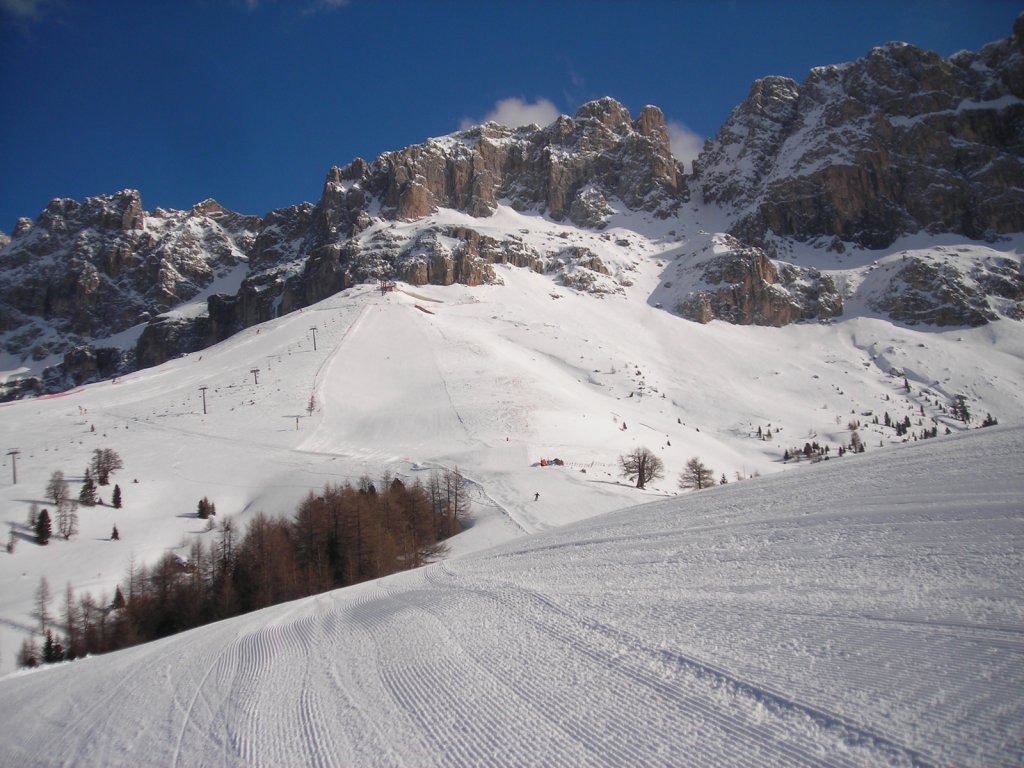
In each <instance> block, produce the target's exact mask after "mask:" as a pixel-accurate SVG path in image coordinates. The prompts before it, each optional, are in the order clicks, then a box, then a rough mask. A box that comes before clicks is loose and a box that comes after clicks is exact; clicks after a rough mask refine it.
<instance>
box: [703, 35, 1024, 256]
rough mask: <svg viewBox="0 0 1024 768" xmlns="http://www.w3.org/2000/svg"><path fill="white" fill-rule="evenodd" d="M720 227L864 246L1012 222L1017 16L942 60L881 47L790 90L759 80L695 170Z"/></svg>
mask: <svg viewBox="0 0 1024 768" xmlns="http://www.w3.org/2000/svg"><path fill="white" fill-rule="evenodd" d="M695 169H696V171H697V174H698V176H699V187H700V190H701V193H702V196H703V199H704V200H705V201H707V202H715V203H722V204H729V205H732V206H735V207H736V208H737V211H738V216H737V218H736V221H735V223H734V225H733V228H732V233H733V234H735V235H736V236H738V237H739V238H741V239H742V240H745V241H747V242H750V243H753V244H757V245H768V244H769V241H770V239H771V237H770V236H771V235H776V236H783V237H796V238H798V239H801V240H809V239H814V238H816V237H821V236H826V237H832V236H836V237H839V238H841V239H843V240H846V241H849V242H853V243H857V244H859V245H863V246H866V247H869V248H882V247H885V246H888V245H890V244H891V243H892V242H893V241H894V240H895V239H896V238H897V237H898V236H899V235H901V234H903V233H906V232H916V231H919V230H926V231H937V232H956V233H959V234H963V235H966V236H967V237H971V238H978V239H981V238H991V237H993V236H996V235H998V234H999V233H1004V232H1019V231H1021V230H1022V229H1024V16H1022V17H1021V18H1019V19H1018V20H1017V22H1016V24H1015V25H1014V30H1013V35H1012V36H1011V37H1010V38H1009V39H1007V40H1003V41H1000V42H997V43H993V44H991V45H988V46H986V47H985V48H984V49H982V50H981V51H980V52H979V53H966V52H965V53H960V54H957V55H956V56H953V57H952V58H950V59H944V58H942V57H941V56H938V55H937V54H934V53H931V52H928V51H924V50H921V49H919V48H916V47H914V46H911V45H906V44H902V43H890V44H888V45H885V46H882V47H879V48H875V49H873V50H872V51H871V52H870V53H869V54H868V55H867V56H866V57H865V58H863V59H858V60H857V61H854V62H852V63H850V64H845V65H840V66H831V67H819V68H817V69H814V70H812V72H811V74H810V75H809V76H808V78H807V79H806V80H805V81H804V83H803V84H797V83H796V82H795V81H793V80H789V79H786V78H766V79H764V80H760V81H758V82H757V83H755V84H754V86H753V88H752V89H751V92H750V95H749V96H748V98H747V99H746V101H744V102H743V103H742V104H741V105H740V106H738V107H737V108H736V109H735V110H734V111H733V113H732V115H730V117H729V119H728V121H727V122H726V124H725V125H724V126H723V127H722V129H721V130H720V131H719V133H718V136H717V137H716V139H715V141H714V142H712V143H711V144H710V145H709V146H708V147H707V148H706V149H705V151H704V152H703V153H702V154H701V156H700V158H699V159H698V161H697V162H696V164H695Z"/></svg>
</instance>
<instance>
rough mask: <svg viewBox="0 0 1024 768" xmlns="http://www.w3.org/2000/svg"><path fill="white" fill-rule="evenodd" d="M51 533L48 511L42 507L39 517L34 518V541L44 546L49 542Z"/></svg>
mask: <svg viewBox="0 0 1024 768" xmlns="http://www.w3.org/2000/svg"><path fill="white" fill-rule="evenodd" d="M52 534H53V530H52V527H51V525H50V513H49V511H47V510H45V509H44V510H43V511H42V512H40V513H39V517H38V518H36V541H37V542H39V544H40V546H45V545H46V544H49V543H50V536H51V535H52Z"/></svg>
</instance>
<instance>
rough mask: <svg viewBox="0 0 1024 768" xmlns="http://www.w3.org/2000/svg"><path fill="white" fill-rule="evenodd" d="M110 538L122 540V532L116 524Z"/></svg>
mask: <svg viewBox="0 0 1024 768" xmlns="http://www.w3.org/2000/svg"><path fill="white" fill-rule="evenodd" d="M110 540H111V541H120V540H121V534H120V533H119V532H118V530H117V526H116V525H115V526H114V527H113V528H112V529H111V531H110Z"/></svg>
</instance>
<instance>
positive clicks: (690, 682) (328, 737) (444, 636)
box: [0, 304, 1024, 766]
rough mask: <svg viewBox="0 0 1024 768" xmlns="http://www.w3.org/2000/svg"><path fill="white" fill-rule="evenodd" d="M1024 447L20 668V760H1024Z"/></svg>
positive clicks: (1016, 432) (929, 452)
mask: <svg viewBox="0 0 1024 768" xmlns="http://www.w3.org/2000/svg"><path fill="white" fill-rule="evenodd" d="M367 306H370V307H371V309H370V310H367V311H366V314H364V315H363V316H362V318H361V319H360V320H359V324H357V325H356V326H355V327H354V330H353V335H354V337H355V338H358V334H359V331H360V324H361V325H362V327H363V328H366V327H368V326H370V325H372V324H373V322H375V321H374V320H373V317H374V314H377V312H375V311H374V310H380V309H381V308H382V307H381V305H379V304H378V305H367ZM388 309H389V310H391V311H392V313H393V314H397V312H398V311H402V310H408V307H398V306H390V307H388ZM415 311H416V310H411V312H415ZM438 316H440V315H438ZM265 333H272V331H269V330H268V331H265ZM353 340H354V339H353ZM306 354H307V356H309V355H308V353H306ZM293 355H294V356H296V357H297V356H299V353H298V352H297V351H295V352H294V353H293ZM380 365H381V366H385V365H387V361H386V358H383V359H382V361H381V362H380ZM193 367H198V364H195V365H194V366H193ZM324 373H325V374H327V377H326V378H325V379H324V381H325V383H326V382H329V381H331V379H332V376H333V374H332V373H331V372H328V371H324ZM126 385H127V386H130V383H129V382H126ZM136 386H137V387H138V389H139V392H140V394H141V393H142V388H143V387H144V385H143V384H142V383H141V382H139V383H138V384H136ZM545 394H547V395H548V396H553V395H554V394H555V393H554V391H553V390H552V391H549V392H547V393H545ZM356 396H357V397H358V396H361V393H356ZM140 402H141V401H140ZM458 402H459V401H458V397H457V395H456V396H454V397H453V408H458V407H459V405H458ZM249 412H250V413H251V412H252V411H249ZM192 420H193V421H198V419H197V418H196V417H194V416H193V417H192ZM440 420H441V421H448V419H447V418H446V417H442V418H441V419H440ZM165 421H167V423H172V422H173V421H174V417H168V418H167V419H165ZM496 421H500V420H496ZM326 423H327V422H326V421H325V422H323V424H324V425H326ZM496 426H497V425H496ZM135 428H136V424H134V423H133V424H132V429H135ZM253 431H254V433H256V432H258V431H259V422H258V421H257V422H256V423H254V424H253ZM315 439H317V440H318V439H319V437H317V438H315ZM410 440H411V441H414V438H410ZM282 442H284V441H282ZM300 442H301V441H300ZM1022 451H1024V429H1022V428H1021V427H1013V428H1006V427H996V428H993V429H987V430H979V431H975V432H971V433H968V434H962V435H955V436H950V437H947V438H946V439H940V440H931V441H926V442H922V443H917V444H914V445H907V446H901V447H898V448H895V449H893V450H890V451H885V452H883V451H878V452H869V453H867V454H865V455H860V456H857V457H855V458H848V459H844V460H842V461H830V462H828V463H827V464H822V465H819V466H806V467H804V468H802V469H800V470H797V471H794V472H789V473H785V474H783V475H777V476H774V477H770V478H768V477H766V478H761V479H759V480H756V481H747V482H743V483H733V484H730V485H728V486H726V487H719V488H715V489H714V490H710V491H704V492H701V493H699V494H694V495H690V496H686V497H683V498H677V499H666V500H663V501H659V502H654V503H652V504H648V505H644V506H640V507H635V508H632V509H629V510H625V511H622V512H619V513H616V514H614V515H609V516H604V517H601V518H599V519H596V520H590V521H586V522H583V523H580V524H577V525H574V526H569V527H565V528H562V529H560V530H558V531H549V532H546V533H543V534H538V535H536V536H532V537H529V538H526V539H522V540H520V541H518V542H515V543H511V544H508V545H506V546H504V547H501V548H498V549H493V550H490V551H486V552H481V553H480V554H478V555H476V556H472V557H464V558H461V559H456V560H452V561H447V562H444V563H439V564H436V565H432V566H428V567H426V568H423V569H419V570H416V571H411V572H407V573H404V574H399V575H396V576H393V577H389V578H386V579H383V580H380V581H375V582H370V583H367V584H363V585H359V586H357V587H353V588H349V589H345V590H340V591H336V592H332V593H327V594H323V595H319V596H317V597H314V598H309V599H305V600H301V601H297V602H294V603H289V604H285V605H281V606H277V607H274V608H270V609H266V610H263V611H260V612H257V613H253V614H249V615H247V616H243V617H240V618H237V619H233V620H228V621H224V622H220V623H218V624H214V625H210V626H207V627H203V628H200V629H198V630H194V631H191V632H188V633H185V634H182V635H179V636H176V637H172V638H167V639H165V640H163V641H159V642H155V643H151V644H149V645H145V646H140V647H137V648H133V649H129V650H126V651H122V652H118V653H115V654H111V655H108V656H101V657H93V658H90V659H86V660H84V661H78V662H74V663H71V664H65V665H61V666H58V667H53V668H45V669H42V670H39V671H34V672H29V673H20V674H17V675H14V676H9V677H7V678H5V679H3V680H2V681H0V702H2V703H0V714H2V717H3V720H4V723H5V724H6V726H7V735H6V737H5V738H4V739H3V741H2V742H0V756H2V761H3V762H4V763H6V764H10V765H15V764H17V765H24V766H36V765H67V764H74V765H80V766H91V765H95V766H115V765H132V766H137V765H205V764H218V765H240V766H241V765H245V766H260V765H267V766H271V765H273V766H279V765H300V764H301V765H420V766H422V765H526V764H543V765H552V764H558V765H565V764H585V765H608V766H619V765H626V764H646V765H714V766H718V765H726V764H728V765H750V766H755V765H850V766H863V765H962V766H970V765H985V766H995V765H1006V766H1009V765H1016V764H1019V763H1020V761H1021V758H1022V756H1024V740H1022V738H1021V731H1020V727H1019V726H1020V723H1021V721H1022V718H1024V703H1022V699H1021V697H1020V691H1021V690H1022V688H1024V664H1022V663H1021V655H1022V651H1024V646H1022V639H1021V638H1022V633H1024V602H1022V596H1021V591H1020V573H1021V568H1022V567H1024V556H1022V552H1024V507H1022V503H1021V499H1022V498H1024V485H1022V479H1021V475H1020V466H1019V460H1020V459H1019V457H1020V455H1021V452H1022ZM536 472H537V473H541V470H536ZM542 499H543V496H542ZM589 503H590V502H589V499H588V497H586V496H585V495H582V494H579V495H576V496H575V497H574V498H572V499H570V500H569V501H568V502H567V506H568V509H567V510H566V511H567V513H568V514H569V516H584V515H586V514H587V513H588V512H589V510H586V509H585V508H586V507H587V506H588V505H589ZM581 508H583V509H581Z"/></svg>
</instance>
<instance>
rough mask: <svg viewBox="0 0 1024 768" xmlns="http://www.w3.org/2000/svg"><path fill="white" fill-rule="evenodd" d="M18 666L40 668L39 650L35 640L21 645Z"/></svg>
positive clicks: (26, 641)
mask: <svg viewBox="0 0 1024 768" xmlns="http://www.w3.org/2000/svg"><path fill="white" fill-rule="evenodd" d="M18 666H19V667H29V668H31V667H38V666H39V650H38V649H37V648H36V644H35V642H34V641H33V640H31V639H29V640H25V641H24V642H23V643H22V644H21V650H20V651H19V652H18Z"/></svg>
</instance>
